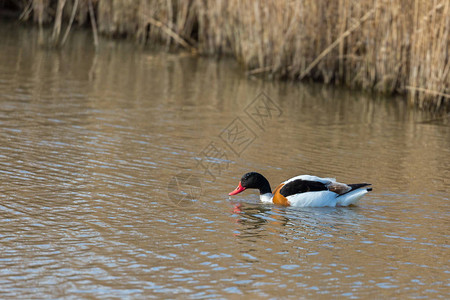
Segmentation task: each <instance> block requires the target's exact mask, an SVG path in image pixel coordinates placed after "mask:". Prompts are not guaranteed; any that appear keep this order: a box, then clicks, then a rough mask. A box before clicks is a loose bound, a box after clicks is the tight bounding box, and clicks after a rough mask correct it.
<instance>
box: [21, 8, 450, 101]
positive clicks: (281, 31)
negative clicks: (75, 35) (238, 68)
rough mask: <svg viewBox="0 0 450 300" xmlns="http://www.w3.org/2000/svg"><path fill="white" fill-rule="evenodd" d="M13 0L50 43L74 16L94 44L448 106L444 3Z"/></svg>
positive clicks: (448, 31)
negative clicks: (189, 55) (202, 57)
mask: <svg viewBox="0 0 450 300" xmlns="http://www.w3.org/2000/svg"><path fill="white" fill-rule="evenodd" d="M16 3H17V2H16ZM18 3H19V4H16V5H17V6H18V7H20V9H22V11H23V13H22V15H21V18H22V19H24V20H27V19H30V20H33V21H34V22H37V23H38V24H39V25H40V26H43V24H46V23H50V24H52V25H53V35H52V42H53V43H54V44H55V45H58V44H63V43H64V41H65V40H66V38H67V34H68V32H69V30H70V26H71V24H72V22H76V23H77V24H80V25H82V24H90V26H91V28H92V30H93V34H94V37H95V42H96V43H97V31H98V32H99V33H101V34H103V35H108V36H132V37H135V38H136V39H137V40H138V41H140V42H141V43H147V44H152V43H159V44H161V43H162V44H163V45H166V46H167V47H182V48H185V49H187V50H188V51H192V52H195V53H200V54H207V55H220V54H225V55H233V56H234V57H236V59H237V60H238V61H239V62H240V63H241V64H242V65H243V66H244V67H245V68H246V70H247V72H248V74H249V75H257V74H262V75H265V76H270V77H274V78H286V79H294V80H296V79H301V80H305V79H312V80H319V81H323V82H325V83H332V84H340V85H346V86H349V87H357V88H362V89H364V90H372V91H376V92H381V93H386V94H392V93H401V94H405V95H407V97H408V98H409V100H410V102H411V103H415V104H417V105H418V106H420V107H422V108H432V109H439V108H442V107H449V104H450V75H449V73H450V59H449V46H450V38H449V36H450V1H448V0H412V1H411V0H336V1H325V0H319V1H317V0H258V1H257V0H245V1H240V0H228V1H224V0H30V1H25V0H23V1H19V2H18ZM64 21H66V23H68V25H65V24H64ZM64 26H65V28H66V29H65V30H64V34H63V35H62V34H61V33H62V32H63V30H62V27H64ZM61 35H62V36H61Z"/></svg>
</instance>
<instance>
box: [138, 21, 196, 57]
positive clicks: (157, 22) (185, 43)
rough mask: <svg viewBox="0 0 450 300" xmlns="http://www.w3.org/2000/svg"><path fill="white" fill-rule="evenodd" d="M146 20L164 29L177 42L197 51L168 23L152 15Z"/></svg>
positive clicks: (193, 51)
mask: <svg viewBox="0 0 450 300" xmlns="http://www.w3.org/2000/svg"><path fill="white" fill-rule="evenodd" d="M146 20H147V22H148V23H150V24H152V25H154V26H156V27H159V28H161V30H162V31H164V32H165V33H166V34H167V35H168V36H170V37H171V38H173V39H174V41H175V42H177V43H178V44H180V45H181V46H183V47H184V48H186V49H188V50H190V51H191V52H192V53H197V52H198V51H197V49H196V48H194V47H192V46H191V45H189V44H188V43H187V42H186V41H185V40H184V39H183V38H182V37H181V36H179V35H178V34H177V33H176V32H174V31H173V30H172V29H170V28H169V27H168V26H167V25H165V24H164V23H162V22H161V21H158V20H156V19H154V18H152V17H150V16H147V17H146Z"/></svg>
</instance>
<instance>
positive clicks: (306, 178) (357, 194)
mask: <svg viewBox="0 0 450 300" xmlns="http://www.w3.org/2000/svg"><path fill="white" fill-rule="evenodd" d="M369 185H371V184H370V183H355V184H345V183H340V182H337V181H336V179H334V178H320V177H317V176H311V175H300V176H296V177H293V178H291V179H288V180H286V181H284V182H282V183H281V184H279V185H278V186H277V187H276V188H275V190H274V191H273V193H272V190H271V189H270V184H269V181H268V180H267V179H266V178H265V177H264V176H263V175H261V174H259V173H256V172H249V173H247V174H245V175H244V176H242V178H241V181H239V185H238V187H237V188H236V189H235V190H234V191H232V192H231V193H229V194H228V195H230V196H232V195H236V194H239V193H241V192H243V191H244V190H246V189H258V190H259V193H260V199H261V201H262V202H263V203H273V204H277V205H283V206H296V207H324V206H331V207H335V206H348V205H350V204H355V203H356V202H357V201H358V200H359V199H360V198H361V197H362V196H364V195H365V194H366V193H367V192H370V191H371V190H372V188H371V187H368V186H369Z"/></svg>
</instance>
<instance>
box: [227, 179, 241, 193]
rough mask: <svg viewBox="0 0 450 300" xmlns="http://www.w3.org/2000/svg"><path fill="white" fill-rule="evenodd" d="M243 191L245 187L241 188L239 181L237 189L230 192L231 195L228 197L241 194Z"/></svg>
mask: <svg viewBox="0 0 450 300" xmlns="http://www.w3.org/2000/svg"><path fill="white" fill-rule="evenodd" d="M244 190H245V187H243V186H242V185H241V182H240V181H239V185H238V187H237V188H236V189H235V190H234V191H232V192H231V193H229V194H228V195H230V196H233V195H236V194H239V193H240V192H243V191H244Z"/></svg>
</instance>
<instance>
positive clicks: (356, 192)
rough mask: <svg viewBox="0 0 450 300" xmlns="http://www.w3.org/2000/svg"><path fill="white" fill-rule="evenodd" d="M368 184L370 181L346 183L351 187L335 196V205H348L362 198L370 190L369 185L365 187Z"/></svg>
mask: <svg viewBox="0 0 450 300" xmlns="http://www.w3.org/2000/svg"><path fill="white" fill-rule="evenodd" d="M369 185H371V184H370V183H355V184H348V186H349V187H351V190H349V191H348V192H346V193H344V194H342V195H339V196H338V197H337V205H340V206H348V205H351V204H355V203H356V202H358V200H359V199H361V198H362V196H364V195H365V194H367V193H368V192H370V191H372V188H371V187H367V186H369Z"/></svg>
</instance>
